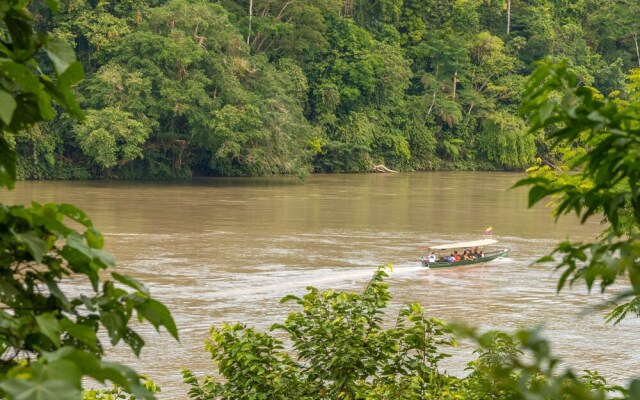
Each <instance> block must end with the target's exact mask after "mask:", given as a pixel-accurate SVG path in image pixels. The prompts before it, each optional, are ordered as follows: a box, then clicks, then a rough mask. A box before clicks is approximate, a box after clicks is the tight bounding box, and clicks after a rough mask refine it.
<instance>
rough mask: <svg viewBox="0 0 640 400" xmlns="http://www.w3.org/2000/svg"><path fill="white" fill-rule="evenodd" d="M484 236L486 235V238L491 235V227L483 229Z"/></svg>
mask: <svg viewBox="0 0 640 400" xmlns="http://www.w3.org/2000/svg"><path fill="white" fill-rule="evenodd" d="M484 234H485V235H487V236H491V235H493V227H492V226H490V227H488V228H487V229H485V231H484Z"/></svg>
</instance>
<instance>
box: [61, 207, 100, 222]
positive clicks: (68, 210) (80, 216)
mask: <svg viewBox="0 0 640 400" xmlns="http://www.w3.org/2000/svg"><path fill="white" fill-rule="evenodd" d="M59 210H60V212H61V213H62V214H64V215H66V216H67V217H69V218H71V219H72V220H74V221H76V222H78V223H79V224H81V225H83V226H85V227H87V228H88V227H91V226H93V223H92V222H91V219H90V218H89V217H88V216H87V214H85V213H84V212H83V211H82V210H80V209H79V208H78V207H76V206H74V205H72V204H67V203H63V204H60V209H59Z"/></svg>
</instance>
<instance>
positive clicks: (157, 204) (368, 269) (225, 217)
mask: <svg viewBox="0 0 640 400" xmlns="http://www.w3.org/2000/svg"><path fill="white" fill-rule="evenodd" d="M522 177H523V175H522V174H511V173H480V172H455V173H454V172H438V173H407V174H376V175H373V174H371V175H315V176H311V177H309V178H308V180H307V182H306V183H305V184H304V185H301V184H299V183H298V182H297V181H296V180H295V179H293V178H281V177H275V178H260V179H253V178H252V179H194V180H191V181H188V182H153V183H141V182H20V183H18V185H17V187H16V189H15V190H13V191H11V192H6V191H3V192H2V193H0V200H1V201H3V202H5V203H28V202H30V201H31V200H36V201H39V202H52V201H55V202H70V203H73V204H75V205H77V206H79V207H80V208H82V209H83V210H84V211H86V212H87V213H88V214H89V215H90V217H91V218H92V220H93V222H94V224H95V225H96V226H97V227H98V228H99V229H100V230H101V231H102V232H104V234H105V237H106V239H107V250H108V251H110V252H111V253H113V254H114V255H115V256H116V259H117V260H118V268H119V270H120V271H121V272H124V273H127V274H129V275H132V276H134V277H136V278H138V279H140V280H142V281H143V282H145V283H146V284H147V285H148V286H149V287H150V288H151V292H152V294H153V295H155V296H156V298H159V299H160V300H162V301H163V302H164V303H165V304H167V306H168V307H169V308H170V309H171V310H172V312H173V315H174V317H175V319H176V322H177V324H178V327H179V330H180V339H181V341H180V343H176V342H175V341H173V340H172V339H171V338H170V337H169V335H168V334H166V333H164V334H160V335H159V334H157V333H155V331H154V330H153V328H151V327H150V326H146V325H145V326H143V327H141V332H142V333H143V336H144V337H145V338H146V340H147V345H146V347H145V348H144V350H143V352H142V356H141V358H140V359H136V358H135V357H134V356H132V355H131V354H130V352H129V351H128V349H127V348H124V347H117V348H115V349H112V350H111V351H110V352H109V358H110V359H113V360H118V361H122V362H126V363H129V364H132V365H133V366H134V367H135V368H136V369H137V370H138V371H139V372H142V373H145V374H147V375H149V376H150V377H152V378H153V379H154V381H155V382H156V383H158V384H159V385H160V386H161V387H162V388H163V391H162V393H161V395H160V398H162V399H185V398H186V391H187V387H186V386H185V385H183V384H181V378H180V375H179V370H180V368H181V367H182V366H185V367H188V368H191V369H193V370H195V371H196V372H198V373H199V374H201V375H202V374H205V373H208V374H211V373H213V371H214V370H213V367H212V365H211V361H210V357H209V356H208V354H207V353H205V351H204V340H205V339H206V338H207V335H208V330H209V327H210V326H211V325H212V324H220V323H221V322H223V321H229V322H235V321H242V322H245V323H247V324H250V325H253V326H256V327H259V328H261V329H268V327H269V326H270V325H271V324H272V323H275V322H281V321H282V320H283V318H284V317H285V316H286V315H287V313H288V312H289V311H291V310H292V309H293V308H292V307H294V305H293V304H289V303H287V304H286V305H280V304H279V300H280V298H282V297H283V296H285V295H286V294H289V293H296V294H303V293H304V292H305V287H306V286H309V285H312V286H316V287H318V288H321V289H326V288H336V289H345V290H353V291H358V290H361V289H362V288H363V287H364V285H366V283H367V281H368V279H369V278H370V277H371V275H372V273H373V271H374V270H375V268H376V266H377V265H381V264H387V263H391V264H393V265H394V269H393V272H392V273H391V276H390V278H389V283H390V284H391V290H392V293H393V295H394V299H393V303H392V304H391V307H390V313H392V314H393V312H395V311H396V310H397V309H398V308H399V307H400V305H401V304H402V303H407V302H418V303H421V304H422V305H423V306H425V308H426V309H427V310H428V312H429V314H430V315H432V316H435V317H438V318H440V319H443V320H449V321H452V320H455V321H464V322H466V323H469V324H474V325H476V326H479V327H482V328H484V329H494V328H495V329H504V330H513V329H516V328H525V327H535V326H541V327H542V328H543V332H544V334H545V336H547V337H548V338H550V339H551V340H552V343H553V350H554V352H556V353H557V354H558V355H560V356H562V358H563V359H564V362H565V364H566V365H570V366H572V367H574V368H575V369H577V370H583V369H597V370H598V371H600V372H601V373H602V374H603V375H605V376H606V377H608V378H609V379H610V380H613V381H615V382H618V383H625V382H626V380H627V379H628V378H630V377H632V376H634V375H635V374H636V373H637V372H638V371H640V336H638V335H637V332H638V328H640V323H639V321H638V320H637V319H635V318H633V317H630V318H628V319H627V320H626V321H625V322H623V323H622V324H620V325H618V326H611V325H606V324H605V323H604V319H603V315H604V314H603V312H602V311H594V310H593V308H594V307H595V306H597V305H598V304H600V302H601V301H603V299H604V297H603V296H601V295H599V294H598V293H594V294H591V295H589V294H588V293H586V290H584V289H583V288H582V287H576V288H574V289H571V290H567V291H564V292H562V293H560V294H556V292H555V283H556V279H557V276H558V275H557V273H554V272H553V270H552V268H549V267H544V266H531V263H532V261H533V260H534V259H536V258H537V257H540V256H542V255H544V254H546V253H547V252H548V251H549V250H550V249H551V248H552V247H553V245H554V244H555V243H557V242H558V241H561V240H563V239H565V238H567V237H569V238H571V239H573V240H592V239H593V238H594V237H595V235H596V234H597V232H599V230H600V229H601V228H602V227H601V226H600V225H599V223H598V221H592V222H590V223H588V224H586V225H585V226H581V225H579V224H578V222H577V220H576V219H575V218H573V217H565V218H562V219H561V220H560V221H559V222H558V223H554V220H553V218H552V217H551V216H550V210H549V209H548V208H545V207H542V206H541V207H535V208H534V209H527V207H526V203H527V191H526V190H525V189H516V190H509V188H510V187H511V186H512V185H513V184H514V183H515V182H516V181H517V180H518V179H520V178H522ZM488 226H492V227H493V232H494V235H495V236H496V237H497V239H498V240H500V242H501V245H504V246H505V247H508V248H510V249H511V254H510V256H509V258H506V259H501V260H497V261H495V262H493V263H491V264H488V265H485V266H468V267H460V268H457V269H451V270H428V269H424V268H422V267H420V263H419V260H418V258H419V257H420V256H421V255H423V254H424V251H425V246H426V245H427V244H439V243H444V242H447V241H459V240H473V239H476V238H481V237H482V233H483V232H484V230H485V229H486V228H487V227H488ZM391 318H393V315H391ZM470 350H471V349H470V348H467V347H465V345H464V344H463V345H462V346H461V347H460V348H459V349H457V350H455V351H454V356H453V357H452V358H451V359H449V360H447V362H446V363H445V364H443V366H444V367H445V368H446V369H447V370H449V371H450V372H453V373H457V374H463V373H464V367H465V364H466V362H467V361H469V360H471V356H470V355H469V352H470Z"/></svg>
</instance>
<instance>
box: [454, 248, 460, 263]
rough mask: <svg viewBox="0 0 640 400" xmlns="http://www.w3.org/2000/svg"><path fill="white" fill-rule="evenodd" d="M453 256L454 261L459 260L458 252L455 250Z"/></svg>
mask: <svg viewBox="0 0 640 400" xmlns="http://www.w3.org/2000/svg"><path fill="white" fill-rule="evenodd" d="M453 258H454V259H455V261H460V254H458V251H457V250H456V251H454V252H453Z"/></svg>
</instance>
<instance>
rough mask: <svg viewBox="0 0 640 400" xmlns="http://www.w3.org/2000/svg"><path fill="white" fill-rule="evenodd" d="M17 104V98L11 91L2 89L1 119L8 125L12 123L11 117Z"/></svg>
mask: <svg viewBox="0 0 640 400" xmlns="http://www.w3.org/2000/svg"><path fill="white" fill-rule="evenodd" d="M16 106H17V103H16V100H15V99H14V98H13V96H11V94H10V93H7V92H5V91H4V90H0V120H1V121H2V122H4V123H5V124H6V125H11V118H13V112H14V111H15V109H16Z"/></svg>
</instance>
